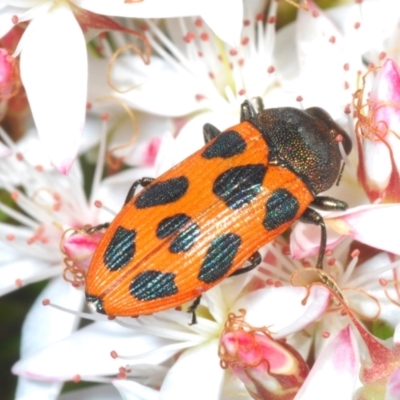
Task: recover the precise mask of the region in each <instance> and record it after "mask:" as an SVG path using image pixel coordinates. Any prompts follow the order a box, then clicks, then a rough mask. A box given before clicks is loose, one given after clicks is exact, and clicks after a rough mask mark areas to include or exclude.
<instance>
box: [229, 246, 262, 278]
mask: <svg viewBox="0 0 400 400" xmlns="http://www.w3.org/2000/svg"><path fill="white" fill-rule="evenodd" d="M248 261H249V262H250V265H248V266H247V267H243V268H240V269H237V270H236V271H235V272H234V273H232V274H230V275H229V277H231V276H237V275H242V274H245V273H246V272H249V271H251V270H252V269H254V268H256V267H257V266H258V265H260V264H261V254H260V252H259V251H256V252H255V253H254V254H253V255H252V256H251V257H250V258H249V259H248Z"/></svg>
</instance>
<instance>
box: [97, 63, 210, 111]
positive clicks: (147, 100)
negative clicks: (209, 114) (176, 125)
mask: <svg viewBox="0 0 400 400" xmlns="http://www.w3.org/2000/svg"><path fill="white" fill-rule="evenodd" d="M89 62H90V70H91V71H92V70H95V71H97V72H96V73H95V74H93V75H92V74H89V88H90V89H89V93H90V96H89V101H93V102H94V100H95V99H96V98H98V97H100V96H104V95H105V94H108V93H110V88H109V87H108V86H107V83H106V77H107V72H106V71H107V68H108V64H109V62H108V61H107V60H98V59H96V60H93V59H90V60H89ZM102 71H104V72H102ZM111 81H112V83H113V85H114V86H115V87H116V88H117V89H118V90H119V91H125V90H127V89H128V88H131V90H129V91H127V92H125V93H119V92H114V95H115V96H117V97H119V98H121V99H122V100H123V101H124V102H126V103H127V104H128V105H129V106H131V107H132V108H135V109H137V110H141V111H145V112H148V113H153V114H158V115H165V116H182V115H186V114H189V113H192V112H194V111H198V110H200V109H201V108H202V107H203V105H202V104H201V102H200V103H199V102H198V101H197V100H196V94H198V93H201V92H202V90H201V87H200V85H199V83H198V82H197V81H196V79H194V78H193V76H192V75H190V74H189V73H188V72H186V71H183V70H179V71H177V70H176V69H174V68H172V67H171V66H170V65H168V64H167V63H166V62H165V61H164V60H162V59H161V58H160V57H157V56H152V57H151V62H150V64H149V65H145V64H144V63H143V61H142V59H141V58H140V57H139V56H121V57H119V58H118V60H117V61H116V63H115V64H114V67H113V70H112V75H111ZM160 88H162V90H160Z"/></svg>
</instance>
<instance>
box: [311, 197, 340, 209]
mask: <svg viewBox="0 0 400 400" xmlns="http://www.w3.org/2000/svg"><path fill="white" fill-rule="evenodd" d="M311 205H312V206H313V207H315V208H318V209H319V210H324V211H335V210H339V211H344V210H347V207H348V205H347V203H345V202H344V201H341V200H338V199H335V198H333V197H329V196H317V197H315V199H314V200H313V201H312V202H311Z"/></svg>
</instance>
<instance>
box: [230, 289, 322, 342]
mask: <svg viewBox="0 0 400 400" xmlns="http://www.w3.org/2000/svg"><path fill="white" fill-rule="evenodd" d="M306 296H307V290H306V289H305V288H303V287H291V286H281V287H277V288H276V287H271V288H270V287H269V288H266V289H259V290H256V291H254V292H252V293H250V294H248V295H246V296H244V297H242V298H241V299H239V300H238V301H237V302H236V303H235V305H234V307H233V308H232V311H234V312H235V313H238V311H239V309H245V310H246V317H245V319H246V322H247V323H249V324H251V325H252V326H260V327H261V326H267V327H268V329H269V331H270V332H271V333H272V334H273V335H274V337H275V338H281V337H284V336H287V335H289V334H291V333H294V332H297V331H300V330H301V329H303V328H305V327H306V326H307V325H309V324H310V323H312V322H314V321H315V320H316V319H317V318H319V317H320V316H321V315H322V314H323V313H324V312H325V310H326V308H327V306H328V305H329V299H330V293H329V290H328V289H326V288H325V287H323V286H320V285H315V286H313V287H312V288H311V289H310V295H309V297H308V298H307V303H306V304H305V305H303V304H302V301H303V300H304V299H306Z"/></svg>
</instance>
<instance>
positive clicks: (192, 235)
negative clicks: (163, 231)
mask: <svg viewBox="0 0 400 400" xmlns="http://www.w3.org/2000/svg"><path fill="white" fill-rule="evenodd" d="M199 235H200V228H199V226H198V225H197V224H196V223H195V222H193V223H191V224H190V225H189V226H188V227H187V228H185V230H183V231H182V232H180V233H179V235H177V236H176V237H175V238H174V240H173V241H172V243H171V244H170V246H169V251H170V252H171V253H181V252H184V251H188V250H189V249H190V248H191V247H192V246H193V245H194V243H195V242H196V239H197V238H198V237H199Z"/></svg>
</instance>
